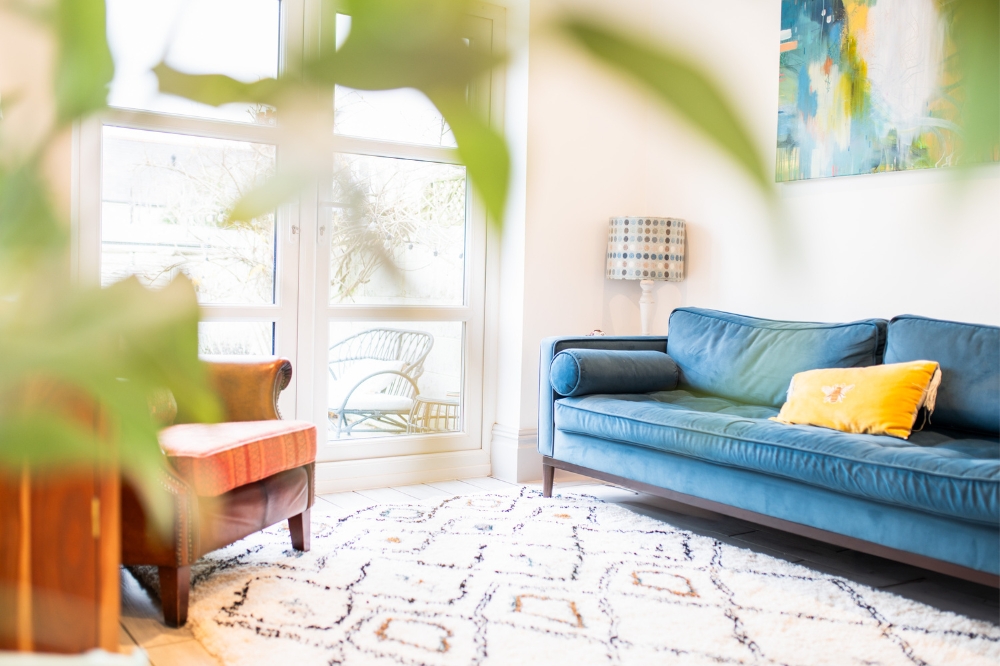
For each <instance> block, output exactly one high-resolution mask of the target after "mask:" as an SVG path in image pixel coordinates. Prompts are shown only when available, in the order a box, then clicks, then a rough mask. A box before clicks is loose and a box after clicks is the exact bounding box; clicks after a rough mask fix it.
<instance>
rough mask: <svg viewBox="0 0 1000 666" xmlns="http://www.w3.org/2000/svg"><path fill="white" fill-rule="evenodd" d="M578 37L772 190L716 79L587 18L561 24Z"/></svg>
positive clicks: (573, 35) (675, 57) (767, 174)
mask: <svg viewBox="0 0 1000 666" xmlns="http://www.w3.org/2000/svg"><path fill="white" fill-rule="evenodd" d="M560 27H561V28H562V30H563V31H564V32H565V34H567V35H568V36H569V37H570V38H571V39H572V40H573V41H575V42H576V43H577V44H579V45H580V46H582V47H583V48H584V49H586V50H587V51H588V52H589V53H590V54H591V55H593V56H594V57H595V58H597V59H598V60H600V61H601V62H603V63H605V64H606V65H608V66H610V67H611V68H613V69H615V70H617V71H618V72H621V73H624V74H627V75H628V76H630V77H631V78H633V79H634V80H636V81H638V82H639V83H641V84H642V85H643V86H644V87H645V88H646V89H647V90H649V91H650V92H652V93H653V94H654V95H655V96H656V97H657V98H658V99H659V100H660V101H662V102H664V103H666V104H667V105H669V106H670V107H672V108H673V109H675V110H676V111H677V112H679V113H680V115H681V116H682V117H684V118H685V119H686V120H687V121H688V122H690V123H691V124H693V125H695V126H696V127H698V128H700V129H701V130H702V131H703V132H704V133H705V134H707V135H708V136H709V137H710V138H711V139H713V140H714V141H715V143H716V144H717V145H718V146H720V147H721V148H722V149H723V150H725V151H726V152H727V153H729V155H730V156H731V157H733V158H734V159H735V160H736V161H737V163H738V164H739V165H740V166H742V167H743V169H744V170H745V171H746V172H747V173H748V174H749V175H750V176H751V177H752V178H753V179H754V181H755V182H756V183H757V184H758V186H760V188H761V189H762V190H763V191H764V192H768V193H770V192H772V191H773V187H772V180H773V178H772V175H771V174H770V173H769V171H766V170H765V168H764V160H763V159H762V157H761V155H760V153H759V152H758V150H757V147H756V145H755V144H754V142H753V139H752V138H751V136H750V133H749V132H748V131H747V130H746V127H745V126H744V124H743V121H742V120H740V117H739V115H738V114H736V113H735V112H734V111H733V109H732V107H731V106H730V104H729V102H728V101H727V100H726V98H725V96H724V95H723V94H722V93H721V91H719V90H718V88H716V86H715V84H714V83H712V81H711V79H710V78H709V77H708V76H706V75H705V74H704V73H703V72H701V71H699V70H698V68H696V67H694V66H693V65H691V64H690V63H688V62H687V61H686V60H685V59H683V58H681V57H679V56H677V55H675V54H673V53H669V52H667V51H663V50H661V49H658V48H656V47H654V46H650V45H647V44H644V43H642V42H641V41H638V40H636V39H635V38H632V37H629V36H627V35H623V34H619V33H615V32H612V31H609V30H607V29H605V28H603V27H602V26H600V25H598V24H596V23H593V22H590V21H587V20H585V19H579V18H574V19H568V20H565V21H563V22H562V23H561V24H560Z"/></svg>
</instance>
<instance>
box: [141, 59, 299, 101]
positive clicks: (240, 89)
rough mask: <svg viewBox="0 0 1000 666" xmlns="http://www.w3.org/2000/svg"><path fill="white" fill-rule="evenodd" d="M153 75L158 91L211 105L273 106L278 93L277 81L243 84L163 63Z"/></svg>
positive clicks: (267, 80) (219, 76)
mask: <svg viewBox="0 0 1000 666" xmlns="http://www.w3.org/2000/svg"><path fill="white" fill-rule="evenodd" d="M153 73H154V74H156V78H157V79H158V80H159V82H160V92H164V93H168V94H170V95H179V96H180V97H186V98H188V99H190V100H194V101H195V102H201V103H202V104H210V105H212V106H221V105H222V104H230V103H233V102H256V103H259V104H270V105H272V106H273V105H274V103H275V99H276V97H277V95H278V93H279V92H280V90H281V85H280V83H279V82H278V81H277V80H276V79H262V80H260V81H257V82H256V83H243V82H242V81H237V80H236V79H234V78H232V77H230V76H225V75H224V74H185V73H184V72H179V71H177V70H176V69H174V68H173V67H171V66H170V65H167V64H166V63H162V62H161V63H160V64H158V65H157V66H156V67H154V68H153Z"/></svg>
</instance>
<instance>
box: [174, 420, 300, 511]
mask: <svg viewBox="0 0 1000 666" xmlns="http://www.w3.org/2000/svg"><path fill="white" fill-rule="evenodd" d="M160 448H161V449H162V450H163V452H164V454H166V456H167V459H168V460H170V463H171V464H172V465H173V467H174V468H175V469H176V470H177V473H178V474H179V475H180V476H181V478H183V479H184V480H185V481H186V482H187V483H189V484H190V485H191V487H192V488H194V491H195V493H197V494H198V495H202V496H205V497H214V496H216V495H221V494H222V493H225V492H227V491H230V490H232V489H234V488H238V487H239V486H243V485H246V484H248V483H253V482H254V481H260V480H261V479H265V478H267V477H269V476H271V475H273V474H277V473H278V472H283V471H285V470H289V469H294V468H296V467H301V466H302V465H308V464H309V463H311V462H313V461H315V460H316V426H314V425H313V424H312V423H309V422H307V421H275V420H272V421H237V422H231V423H211V424H204V423H185V424H182V425H175V426H171V427H169V428H165V429H163V430H161V431H160Z"/></svg>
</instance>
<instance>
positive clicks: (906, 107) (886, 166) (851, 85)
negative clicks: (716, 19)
mask: <svg viewBox="0 0 1000 666" xmlns="http://www.w3.org/2000/svg"><path fill="white" fill-rule="evenodd" d="M946 2H947V0H782V2H781V50H780V53H781V56H780V58H781V66H780V79H779V80H780V83H779V103H778V153H777V162H776V165H775V177H776V180H777V181H779V182H781V181H790V180H801V179H805V178H823V177H827V176H845V175H852V174H862V173H878V172H883V171H902V170H906V169H926V168H933V167H939V166H948V165H950V164H953V163H954V162H955V154H956V150H957V146H956V141H957V139H958V132H957V126H956V122H957V120H958V114H959V107H958V103H957V102H956V94H955V93H956V88H957V86H956V79H957V77H956V76H955V74H954V72H953V71H952V69H953V68H952V67H950V63H951V60H952V59H950V56H951V55H952V53H953V51H954V48H953V46H952V45H951V42H950V40H949V38H948V15H947V12H946V11H944V10H943V4H944V3H946Z"/></svg>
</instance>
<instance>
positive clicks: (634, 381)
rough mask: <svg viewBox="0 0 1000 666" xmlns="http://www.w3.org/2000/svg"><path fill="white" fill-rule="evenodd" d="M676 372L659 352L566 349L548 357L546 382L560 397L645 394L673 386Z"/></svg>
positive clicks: (672, 362)
mask: <svg viewBox="0 0 1000 666" xmlns="http://www.w3.org/2000/svg"><path fill="white" fill-rule="evenodd" d="M679 375H680V372H679V371H678V369H677V364H676V363H674V359H672V358H670V357H669V356H667V355H666V354H664V353H663V352H658V351H623V350H612V349H566V350H564V351H561V352H559V353H558V354H556V356H555V358H553V359H552V365H551V367H550V369H549V383H550V384H552V390H554V391H555V392H556V393H558V394H559V395H563V396H574V395H590V394H593V393H649V392H651V391H669V390H672V389H674V388H676V387H677V380H678V377H679Z"/></svg>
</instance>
